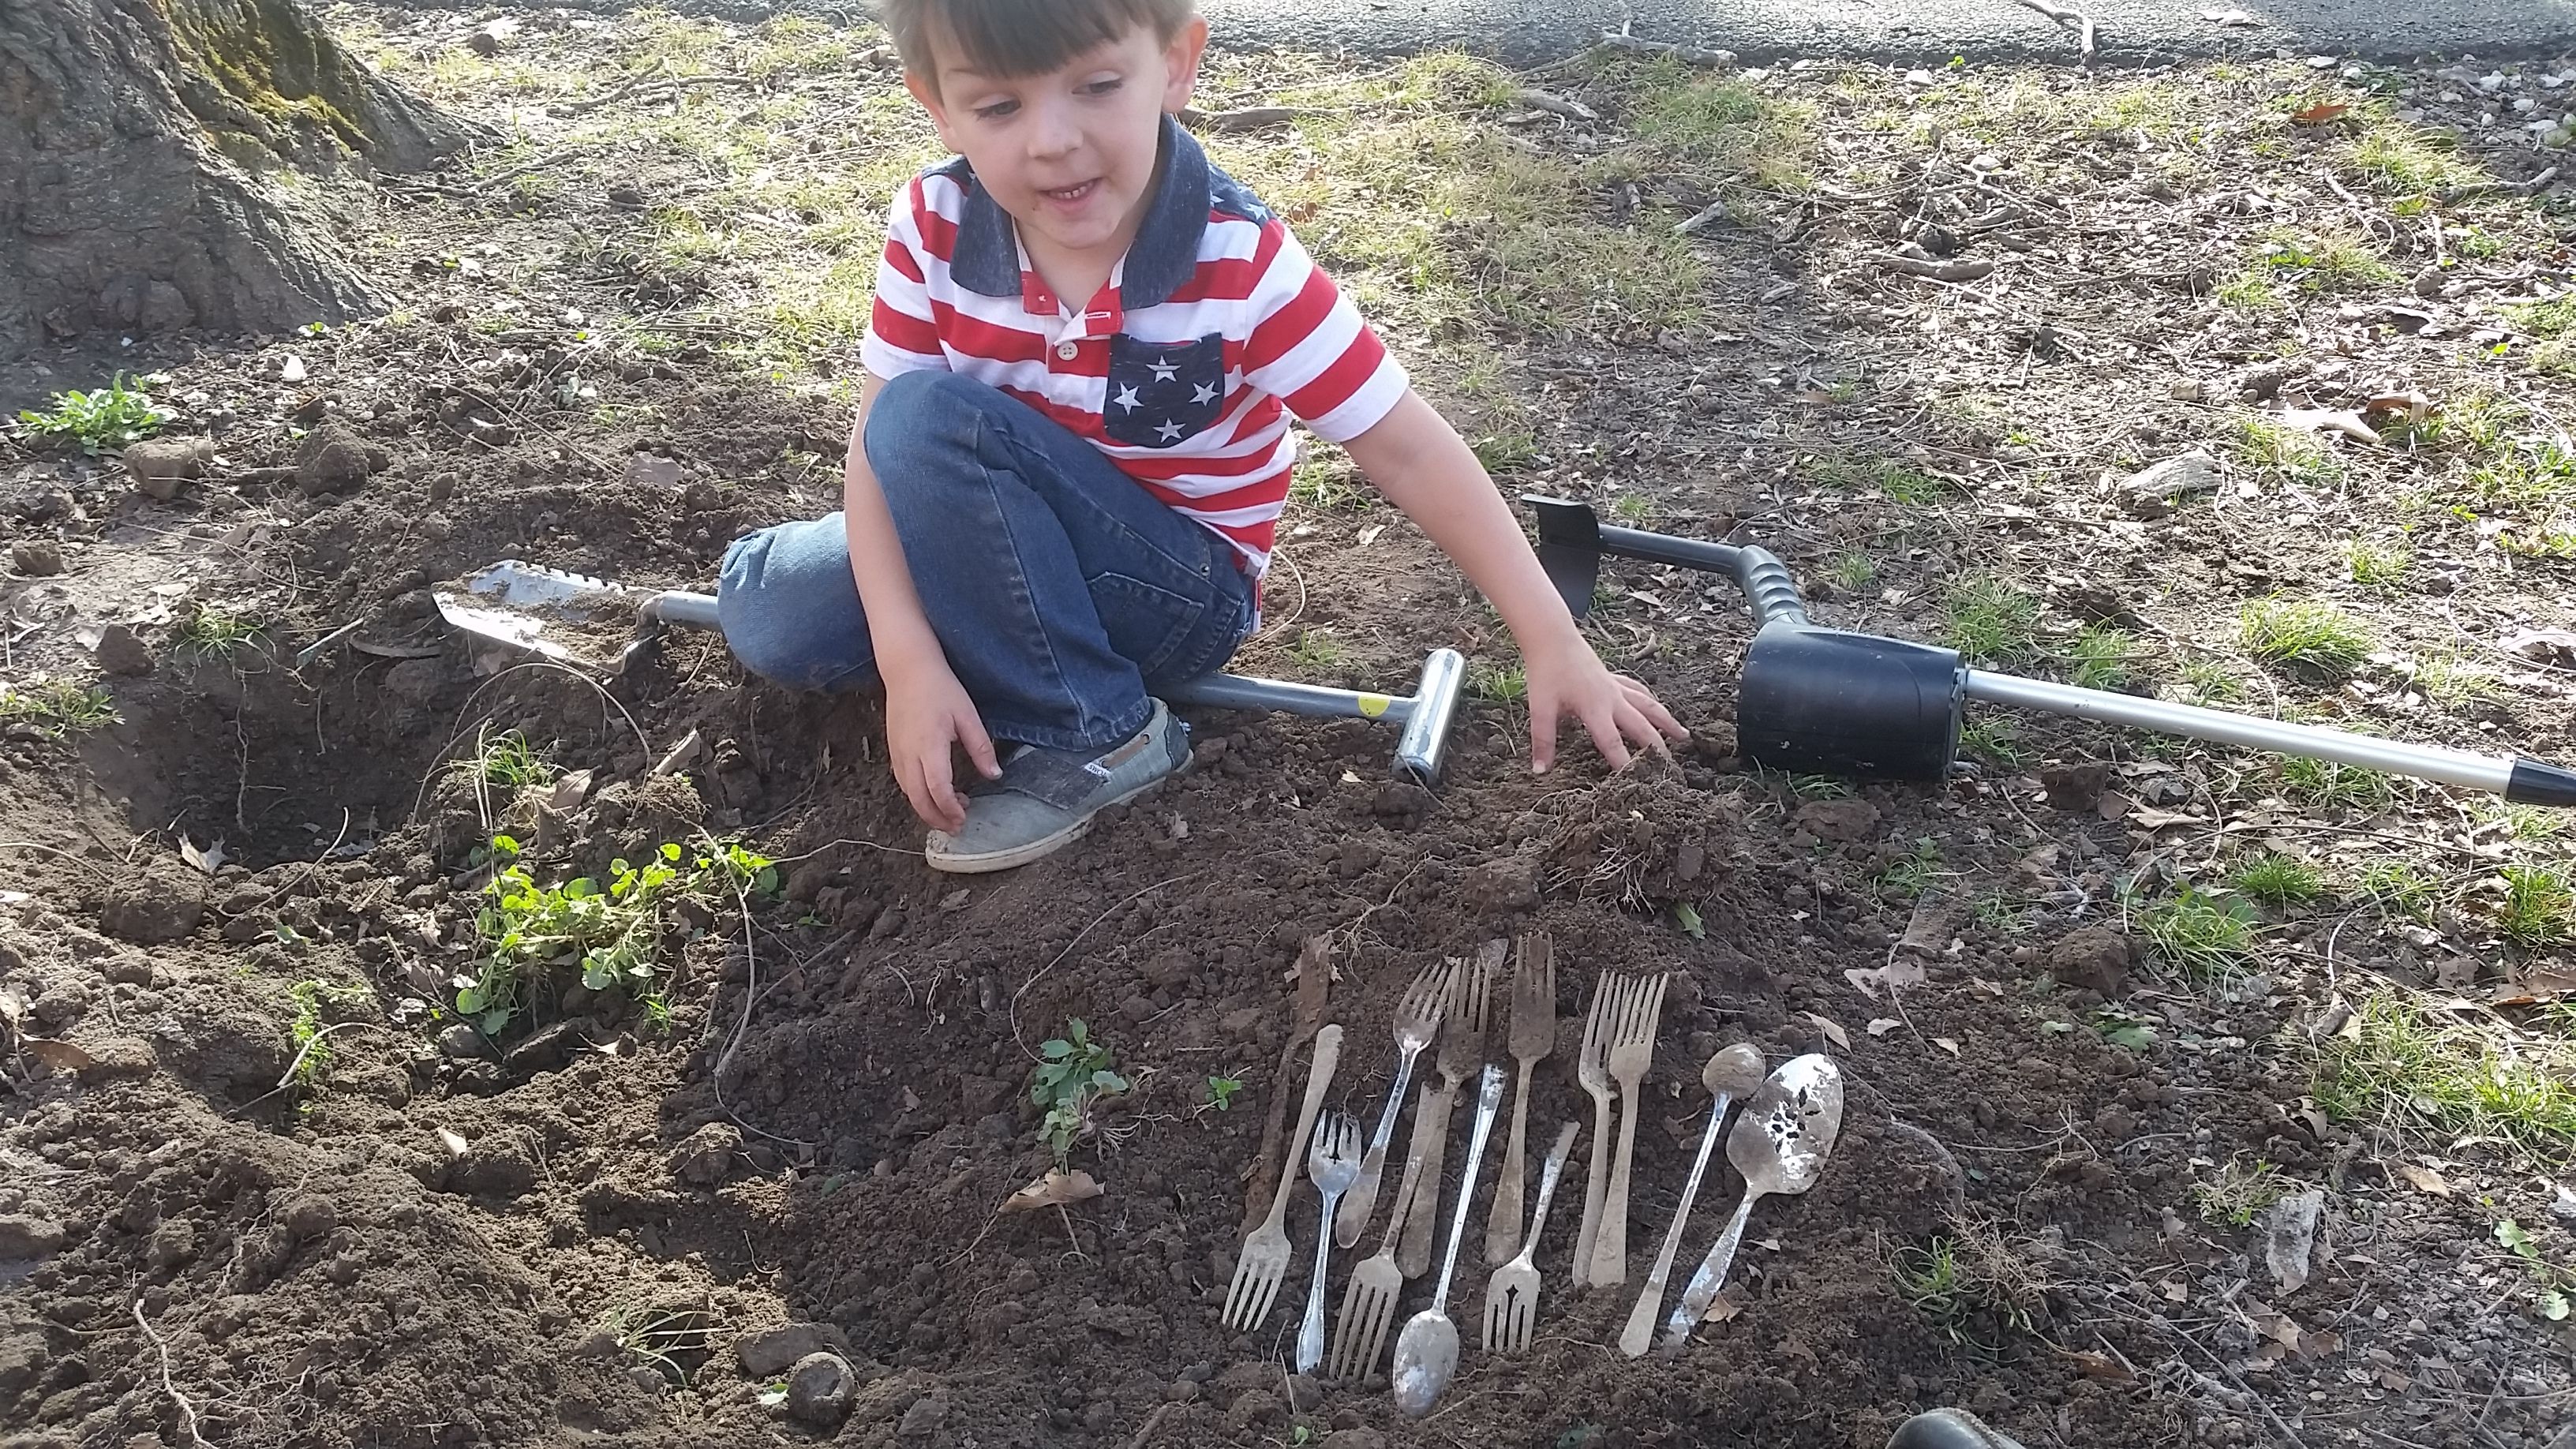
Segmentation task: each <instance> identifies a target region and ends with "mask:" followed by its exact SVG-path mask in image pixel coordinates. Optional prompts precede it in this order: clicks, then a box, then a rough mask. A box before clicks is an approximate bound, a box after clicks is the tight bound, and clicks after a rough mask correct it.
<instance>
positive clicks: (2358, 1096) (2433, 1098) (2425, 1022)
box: [2312, 993, 2576, 1160]
mask: <svg viewBox="0 0 2576 1449" xmlns="http://www.w3.org/2000/svg"><path fill="white" fill-rule="evenodd" d="M2354 1023H2355V1029H2353V1030H2352V1031H2350V1033H2349V1034H2347V1035H2344V1036H2335V1037H2329V1038H2327V1039H2326V1040H2325V1041H2324V1042H2323V1043H2321V1044H2320V1045H2319V1046H2318V1049H2317V1060H2316V1063H2315V1084H2314V1086H2313V1088H2312V1091H2313V1094H2314V1095H2315V1097H2316V1099H2317V1105H2318V1106H2320V1107H2322V1108H2324V1109H2325V1112H2326V1115H2328V1116H2329V1117H2332V1118H2334V1119H2336V1120H2337V1121H2343V1122H2360V1121H2372V1120H2377V1121H2382V1122H2385V1123H2387V1124H2389V1125H2391V1126H2398V1127H2403V1126H2409V1125H2412V1126H2416V1127H2418V1128H2420V1129H2423V1130H2428V1131H2430V1132H2433V1133H2437V1134H2440V1135H2441V1136H2444V1137H2501V1138H2505V1139H2507V1140H2510V1141H2512V1142H2515V1143H2517V1144H2519V1145H2521V1146H2523V1147H2524V1148H2526V1149H2528V1150H2530V1151H2533V1152H2535V1153H2539V1154H2542V1155H2545V1156H2548V1157H2550V1158H2551V1159H2552V1160H2556V1159H2558V1158H2560V1157H2561V1156H2563V1154H2564V1153H2565V1152H2567V1151H2568V1150H2569V1149H2570V1148H2576V1041H2571V1040H2570V1039H2569V1038H2568V1037H2567V1036H2565V1035H2563V1034H2557V1033H2544V1032H2514V1031H2512V1030H2510V1029H2509V1028H2507V1027H2505V1026H2504V1025H2503V1024H2502V1023H2501V1022H2498V1021H2495V1020H2493V1019H2491V1018H2487V1017H2484V1016H2479V1015H2473V1014H2470V1013H2466V1012H2449V1011H2441V1010H2438V1009H2431V1008H2428V1007H2426V1006H2424V1005H2421V1004H2419V1003H2418V1002H2417V1001H2416V1000H2415V999H2414V998H2412V997H2408V996H2401V995H2398V994H2396V993H2383V994H2378V995H2373V996H2369V997H2366V998H2364V999H2363V1000H2362V1002H2361V1004H2360V1006H2359V1007H2358V1009H2357V1010H2356V1012H2355V1015H2354Z"/></svg>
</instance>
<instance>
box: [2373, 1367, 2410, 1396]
mask: <svg viewBox="0 0 2576 1449" xmlns="http://www.w3.org/2000/svg"><path fill="white" fill-rule="evenodd" d="M2379 1386H2380V1387H2381V1388H2383V1389H2386V1390H2388V1391H2389V1392H2390V1393H2392V1394H2402V1393H2404V1392H2406V1391H2407V1390H2408V1389H2411V1388H2413V1387H2415V1381H2414V1380H2413V1379H2410V1378H2408V1377H2406V1375H2404V1374H2401V1373H2399V1372H2398V1371H2397V1370H2395V1369H2381V1370H2380V1371H2379Z"/></svg>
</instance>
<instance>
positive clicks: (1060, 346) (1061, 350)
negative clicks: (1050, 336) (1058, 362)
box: [1055, 338, 1082, 362]
mask: <svg viewBox="0 0 2576 1449" xmlns="http://www.w3.org/2000/svg"><path fill="white" fill-rule="evenodd" d="M1081 352H1082V348H1081V347H1080V346H1078V345H1077V344H1075V343H1074V342H1073V341H1072V339H1070V338H1068V339H1066V340H1065V341H1062V342H1059V343H1057V344H1056V345H1055V355H1056V356H1058V357H1061V358H1063V359H1064V360H1065V361H1067V362H1071V361H1073V359H1074V358H1075V357H1077V356H1079V355H1080V354H1081Z"/></svg>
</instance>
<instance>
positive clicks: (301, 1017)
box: [286, 979, 365, 1112]
mask: <svg viewBox="0 0 2576 1449" xmlns="http://www.w3.org/2000/svg"><path fill="white" fill-rule="evenodd" d="M287 998H288V999H289V1000H290V1001H292V1002H293V1003H294V1006H295V1014H294V1016H293V1017H292V1018H290V1019H289V1020H288V1022H287V1024H286V1039H287V1042H288V1044H289V1045H291V1046H293V1047H294V1048H295V1056H294V1059H293V1065H292V1067H291V1068H290V1070H289V1072H288V1081H289V1083H290V1084H291V1085H292V1086H293V1087H294V1089H295V1091H296V1093H297V1099H296V1104H295V1109H296V1111H298V1112H309V1111H311V1110H312V1108H313V1100H314V1099H315V1098H316V1097H319V1096H320V1095H321V1094H322V1088H323V1084H324V1083H325V1082H327V1081H328V1080H329V1079H330V1075H331V1058H332V1049H331V1031H330V1028H329V1027H328V1026H327V1025H326V1023H325V1020H324V1018H325V1013H326V1011H327V1009H328V1008H329V1007H332V1006H338V1005H345V1004H348V1003H351V1002H355V1001H361V1000H364V999H365V993H364V992H363V991H360V990H359V989H357V988H355V987H340V986H333V985H332V984H330V983H329V982H327V981H316V980H311V979H307V980H303V981H298V982H296V983H295V985H294V986H292V987H290V988H288V991H287Z"/></svg>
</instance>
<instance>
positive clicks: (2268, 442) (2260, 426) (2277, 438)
mask: <svg viewBox="0 0 2576 1449" xmlns="http://www.w3.org/2000/svg"><path fill="white" fill-rule="evenodd" d="M2235 451H2236V456H2237V458H2238V459H2239V460H2240V461H2242V462H2243V463H2245V464H2246V465H2247V466H2249V467H2254V468H2261V469H2265V470H2268V471H2270V472H2274V473H2278V474H2280V475H2281V476H2283V477H2285V478H2288V479H2290V480H2291V481H2292V482H2296V483H2331V482H2334V481H2335V480H2336V479H2338V478H2341V477H2342V476H2343V462H2342V460H2341V459H2339V458H2337V457H2335V455H2334V454H2333V453H2332V452H2331V451H2329V450H2328V449H2327V447H2326V445H2325V444H2324V443H2323V442H2321V441H2319V440H2318V439H2317V437H2316V435H2314V434H2312V433H2306V432H2301V431H2300V430H2298V429H2296V428H2288V427H2283V426H2282V425H2281V424H2279V423H2276V422H2273V421H2272V420H2271V419H2269V418H2240V419H2238V420H2237V424H2236V439H2235Z"/></svg>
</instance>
